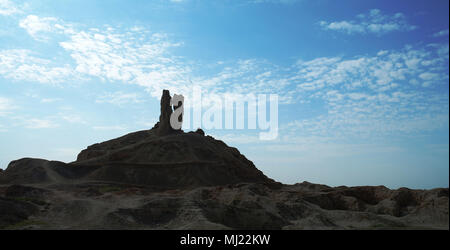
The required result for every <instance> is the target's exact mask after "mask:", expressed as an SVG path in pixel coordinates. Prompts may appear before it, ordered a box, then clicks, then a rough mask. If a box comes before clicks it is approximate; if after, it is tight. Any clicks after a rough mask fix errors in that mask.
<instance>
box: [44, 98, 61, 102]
mask: <svg viewBox="0 0 450 250" xmlns="http://www.w3.org/2000/svg"><path fill="white" fill-rule="evenodd" d="M61 100H62V99H61V98H42V99H41V103H53V102H58V101H61Z"/></svg>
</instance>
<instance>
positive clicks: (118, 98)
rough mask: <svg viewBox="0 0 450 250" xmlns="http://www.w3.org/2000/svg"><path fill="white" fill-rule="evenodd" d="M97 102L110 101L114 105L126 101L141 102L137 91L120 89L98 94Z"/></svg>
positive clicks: (125, 102) (122, 103)
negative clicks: (126, 91) (129, 91)
mask: <svg viewBox="0 0 450 250" xmlns="http://www.w3.org/2000/svg"><path fill="white" fill-rule="evenodd" d="M95 102H97V103H110V104H114V105H119V106H121V105H124V104H127V103H139V102H143V100H142V98H141V96H140V95H139V94H138V93H124V92H122V91H117V92H110V93H105V94H102V95H100V96H98V98H97V100H95Z"/></svg>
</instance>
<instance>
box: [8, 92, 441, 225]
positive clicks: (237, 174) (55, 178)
mask: <svg viewBox="0 0 450 250" xmlns="http://www.w3.org/2000/svg"><path fill="white" fill-rule="evenodd" d="M170 103H171V102H170V94H169V92H168V91H164V92H163V97H162V99H161V116H160V119H159V122H158V123H157V124H156V125H155V126H154V127H153V128H152V129H150V130H144V131H138V132H134V133H130V134H127V135H125V136H122V137H119V138H116V139H113V140H109V141H106V142H102V143H98V144H94V145H91V146H89V147H87V148H86V149H85V150H83V151H81V152H80V154H79V155H78V157H77V160H76V161H74V162H71V163H64V162H59V161H48V160H44V159H33V158H23V159H20V160H16V161H12V162H11V163H10V164H9V165H8V167H7V169H6V170H4V171H0V228H4V229H425V228H427V229H447V230H448V228H449V226H448V219H449V212H448V198H449V194H448V191H449V190H448V188H439V189H432V190H411V189H407V188H400V189H397V190H391V189H388V188H386V187H383V186H362V187H345V186H341V187H329V186H326V185H318V184H312V183H308V182H303V183H299V184H295V185H284V184H281V183H278V182H276V181H274V180H272V179H270V178H268V177H266V176H265V175H264V174H263V173H262V172H261V171H259V170H258V169H257V168H256V167H255V165H254V164H253V163H252V162H251V161H250V160H248V159H247V158H246V157H245V156H243V155H242V154H241V153H240V152H239V151H238V150H237V149H236V148H233V147H229V146H227V145H226V144H225V143H224V142H222V141H220V140H216V139H214V138H213V137H211V136H207V135H205V133H204V131H202V130H201V129H199V130H197V131H196V132H189V133H185V132H183V131H182V130H181V129H178V130H177V129H173V128H172V127H171V126H170V125H169V119H170V115H171V114H172V112H173V111H174V109H177V108H178V107H179V106H177V105H173V106H172V105H170ZM179 120H182V117H179Z"/></svg>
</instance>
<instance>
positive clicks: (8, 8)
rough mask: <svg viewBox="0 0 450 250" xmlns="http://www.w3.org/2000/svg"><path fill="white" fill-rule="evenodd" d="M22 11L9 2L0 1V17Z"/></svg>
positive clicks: (6, 0)
mask: <svg viewBox="0 0 450 250" xmlns="http://www.w3.org/2000/svg"><path fill="white" fill-rule="evenodd" d="M20 13H22V10H21V8H20V7H19V6H17V5H16V4H14V3H13V2H12V1H9V0H0V15H4V16H10V15H13V14H20Z"/></svg>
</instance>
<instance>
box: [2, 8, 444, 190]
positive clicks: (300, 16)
mask: <svg viewBox="0 0 450 250" xmlns="http://www.w3.org/2000/svg"><path fill="white" fill-rule="evenodd" d="M448 4H449V3H448V1H439V0H434V1H400V0H399V1H395V2H392V1H359V0H358V1H356V0H355V1H332V0H319V1H311V0H298V1H296V0H248V1H247V0H241V1H237V0H223V1H200V0H177V1H175V0H173V1H163V0H157V1H143V0H141V1H125V2H124V1H79V0H77V1H75V0H66V1H12V0H0V27H1V29H0V167H1V168H6V166H7V164H8V163H9V162H10V161H11V160H15V159H18V158H22V157H39V158H46V159H54V160H61V161H65V162H70V161H73V160H75V158H76V155H77V153H78V152H79V151H80V150H82V149H84V148H85V147H86V146H88V145H90V144H93V143H96V142H100V141H104V140H107V139H111V138H114V137H117V136H120V135H123V134H125V133H128V132H132V131H136V130H142V129H148V128H151V127H152V126H153V124H154V122H155V121H156V120H157V119H158V115H159V99H158V98H159V96H160V95H161V90H162V89H165V88H167V89H170V90H171V92H172V93H181V94H185V93H186V92H188V91H189V90H190V88H191V87H192V84H196V85H199V86H201V87H202V89H203V90H204V91H205V93H206V94H207V93H217V94H224V93H228V94H245V93H255V94H260V93H264V94H278V95H279V98H280V104H279V136H278V138H277V139H276V140H273V141H260V140H259V139H258V133H257V132H258V131H254V130H209V131H206V133H207V134H211V135H213V136H215V137H216V138H219V139H222V140H224V141H225V142H226V143H227V144H229V145H231V146H235V147H237V148H239V149H240V151H241V152H242V153H243V154H244V155H246V156H247V157H248V158H249V159H250V160H252V161H253V162H254V163H255V164H256V166H257V167H258V168H259V169H261V170H262V171H263V172H264V173H266V174H267V175H268V176H269V177H272V178H274V179H276V180H278V181H281V182H284V183H296V182H301V181H304V180H306V181H310V182H315V183H323V184H327V185H331V186H337V185H348V186H352V185H386V186H388V187H391V188H397V187H401V186H407V187H411V188H433V187H442V186H448V182H449V177H448V176H449V171H448V170H449V168H448V164H449V133H448V131H449V105H448V104H449V79H448V76H449V66H448V65H449V64H448V62H449V52H448V49H449V35H448V29H449V27H448V23H449V13H448V8H449V6H448Z"/></svg>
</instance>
